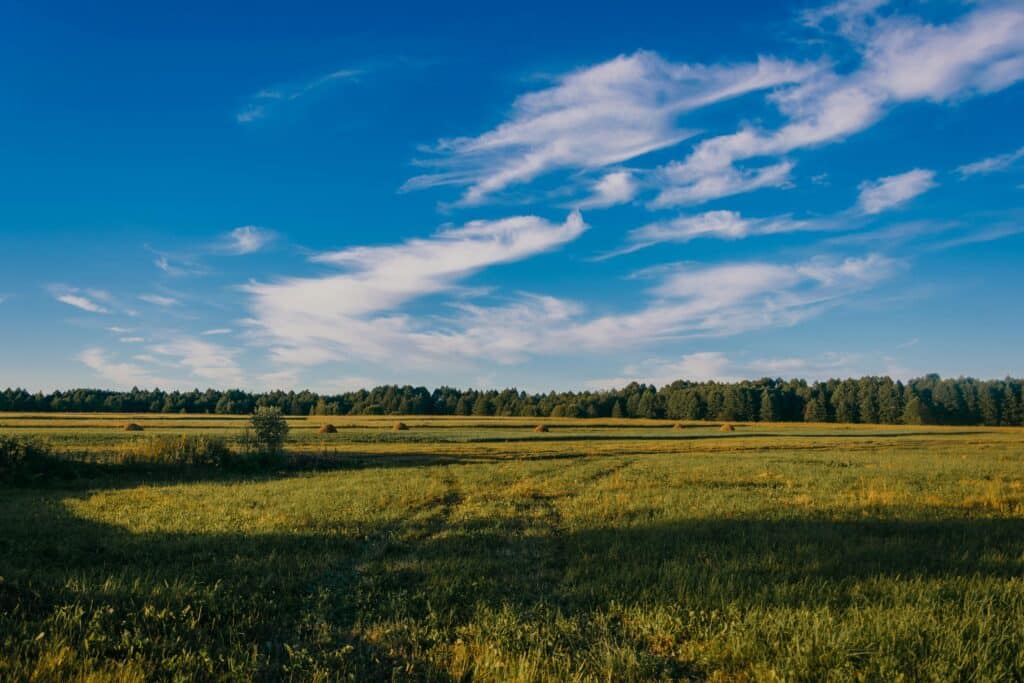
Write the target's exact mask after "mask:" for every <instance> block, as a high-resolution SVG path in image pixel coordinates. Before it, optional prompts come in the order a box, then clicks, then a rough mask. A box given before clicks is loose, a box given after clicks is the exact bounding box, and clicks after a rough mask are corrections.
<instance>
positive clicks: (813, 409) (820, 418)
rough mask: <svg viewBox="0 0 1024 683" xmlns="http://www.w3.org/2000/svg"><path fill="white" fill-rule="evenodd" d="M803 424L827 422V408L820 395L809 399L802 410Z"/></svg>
mask: <svg viewBox="0 0 1024 683" xmlns="http://www.w3.org/2000/svg"><path fill="white" fill-rule="evenodd" d="M804 422H828V408H826V407H825V399H824V397H822V395H821V394H818V395H816V396H814V397H813V398H811V400H809V401H808V402H807V406H806V408H805V409H804Z"/></svg>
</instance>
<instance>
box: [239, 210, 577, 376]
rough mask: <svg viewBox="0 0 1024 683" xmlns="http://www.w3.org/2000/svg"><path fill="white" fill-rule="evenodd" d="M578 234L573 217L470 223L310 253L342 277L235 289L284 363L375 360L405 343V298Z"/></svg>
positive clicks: (448, 288) (446, 288) (410, 330)
mask: <svg viewBox="0 0 1024 683" xmlns="http://www.w3.org/2000/svg"><path fill="white" fill-rule="evenodd" d="M586 229H587V225H586V224H585V223H584V222H583V218H582V216H580V214H579V213H578V212H573V213H572V214H570V215H569V217H568V218H567V219H566V220H565V222H563V223H561V224H553V223H550V222H548V221H546V220H544V219H542V218H538V217H536V216H518V217H514V218H506V219H502V220H496V221H473V222H470V223H467V224H465V225H464V226H462V227H458V228H446V229H444V230H441V231H439V232H438V233H436V234H434V235H433V236H432V237H430V238H427V239H411V240H408V241H406V242H404V243H401V244H396V245H389V246H379V247H353V248H349V249H344V250H341V251H336V252H329V253H324V254H319V255H317V256H315V257H313V259H312V260H313V261H314V262H316V263H320V264H324V265H329V266H334V267H336V268H338V269H339V270H341V271H342V272H340V273H339V274H335V275H326V276H322V277H307V278H288V279H284V280H280V281H277V282H271V283H251V284H248V285H246V286H244V287H243V290H244V291H245V292H247V293H248V294H249V295H250V308H251V310H252V314H253V317H252V319H251V320H250V321H249V322H250V324H251V326H252V327H253V328H254V329H255V331H256V333H257V336H258V337H260V338H262V339H264V340H266V341H268V342H269V343H270V344H272V345H273V347H274V355H275V357H277V358H279V359H281V360H282V361H284V362H287V363H289V364H294V362H300V363H303V364H316V363H319V362H323V361H326V360H329V359H332V358H339V357H346V356H348V355H355V356H357V357H363V358H367V357H369V358H375V359H378V360H379V359H384V358H387V357H388V356H390V355H391V354H393V353H394V349H395V347H396V345H397V346H399V347H400V346H402V345H403V344H404V340H405V339H412V338H413V334H414V333H415V321H414V320H413V319H412V318H410V317H409V316H408V315H406V314H403V313H401V312H399V310H398V309H400V308H401V307H402V306H403V305H404V304H406V303H407V302H410V301H412V300H415V299H419V298H422V297H425V296H430V295H435V294H440V293H444V292H453V291H455V290H457V288H458V283H459V281H460V280H462V279H464V278H466V277H468V276H469V275H471V274H473V273H475V272H477V271H479V270H481V269H483V268H486V267H489V266H494V265H498V264H502V263H510V262H513V261H518V260H522V259H524V258H527V257H529V256H533V255H537V254H540V253H543V252H546V251H550V250H552V249H555V248H557V247H559V246H561V245H563V244H566V243H568V242H571V241H572V240H575V239H576V238H577V237H579V236H580V235H581V234H583V232H584V231H585V230H586ZM296 359H297V360H296Z"/></svg>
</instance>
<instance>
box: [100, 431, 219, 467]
mask: <svg viewBox="0 0 1024 683" xmlns="http://www.w3.org/2000/svg"><path fill="white" fill-rule="evenodd" d="M119 455H120V460H121V462H126V463H153V464H159V465H205V466H209V467H227V466H229V465H230V464H231V463H232V460H233V458H232V453H231V449H230V448H228V445H227V442H226V441H224V439H221V438H219V437H216V436H207V435H205V434H194V435H188V436H155V437H152V438H149V439H140V440H137V441H130V442H128V443H126V444H122V446H121V448H120V453H119Z"/></svg>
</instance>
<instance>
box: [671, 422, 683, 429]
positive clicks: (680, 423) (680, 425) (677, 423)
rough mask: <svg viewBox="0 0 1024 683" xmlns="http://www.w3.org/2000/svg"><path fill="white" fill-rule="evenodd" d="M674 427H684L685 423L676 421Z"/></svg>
mask: <svg viewBox="0 0 1024 683" xmlns="http://www.w3.org/2000/svg"><path fill="white" fill-rule="evenodd" d="M672 429H683V423H682V422H676V423H675V424H674V425H672Z"/></svg>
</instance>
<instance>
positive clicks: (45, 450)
mask: <svg viewBox="0 0 1024 683" xmlns="http://www.w3.org/2000/svg"><path fill="white" fill-rule="evenodd" d="M50 455H52V453H51V450H50V448H49V446H47V445H46V444H45V443H43V442H42V441H38V440H36V439H31V438H28V437H24V436H6V435H2V434H0V480H3V481H11V480H16V479H22V478H24V477H26V476H28V475H29V474H31V473H33V472H36V471H41V470H42V469H44V465H45V463H44V458H46V457H47V456H50Z"/></svg>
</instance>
